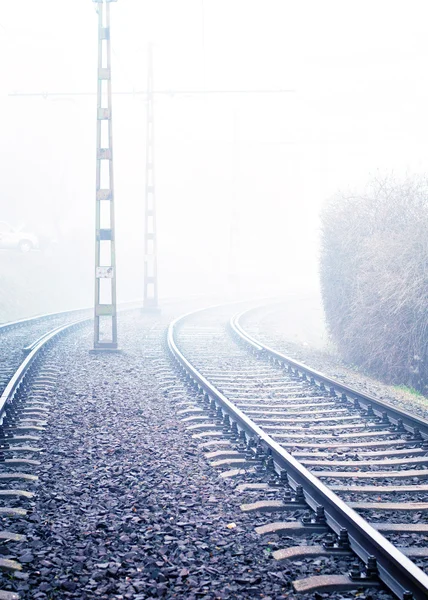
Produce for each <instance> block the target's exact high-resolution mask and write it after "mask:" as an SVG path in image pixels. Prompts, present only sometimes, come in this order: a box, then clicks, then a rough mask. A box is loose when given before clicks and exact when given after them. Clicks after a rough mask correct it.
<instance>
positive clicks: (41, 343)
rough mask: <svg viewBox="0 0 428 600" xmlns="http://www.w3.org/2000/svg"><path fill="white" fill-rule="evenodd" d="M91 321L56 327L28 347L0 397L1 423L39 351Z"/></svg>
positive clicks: (80, 321) (83, 320)
mask: <svg viewBox="0 0 428 600" xmlns="http://www.w3.org/2000/svg"><path fill="white" fill-rule="evenodd" d="M90 320H91V319H81V320H79V321H73V323H68V324H67V325H62V326H61V327H57V328H56V329H53V330H52V331H49V332H48V333H46V334H45V335H43V336H42V337H41V338H39V339H38V340H37V341H36V342H34V344H33V345H32V346H31V347H29V352H28V353H27V356H26V357H25V358H24V360H23V361H22V362H21V364H20V365H19V367H18V368H17V369H16V371H15V373H14V375H13V376H12V377H11V379H10V380H9V382H8V384H7V386H6V387H5V389H4V390H3V393H2V394H1V396H0V420H1V421H2V420H3V418H4V414H5V411H6V409H7V407H8V405H11V404H12V403H13V400H14V397H15V394H16V392H17V391H18V390H19V387H20V386H21V384H22V383H23V381H24V379H25V377H26V375H27V373H28V372H29V369H30V367H31V366H32V364H33V363H34V361H35V360H36V358H38V357H39V356H40V353H41V351H43V350H44V349H45V348H46V347H47V345H48V344H49V343H50V342H51V341H52V340H53V339H54V338H56V337H57V336H61V335H62V334H64V333H66V332H69V331H72V330H73V329H77V328H78V327H79V326H82V325H83V324H84V323H86V322H88V321H90Z"/></svg>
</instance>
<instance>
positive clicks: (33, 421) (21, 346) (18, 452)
mask: <svg viewBox="0 0 428 600" xmlns="http://www.w3.org/2000/svg"><path fill="white" fill-rule="evenodd" d="M80 313H81V311H73V312H67V313H64V314H55V315H45V316H42V317H37V318H34V319H26V320H22V321H19V322H15V323H8V324H7V325H4V326H2V328H1V329H0V336H1V340H2V371H1V376H2V378H1V388H0V390H1V391H0V394H1V395H0V423H1V424H0V484H1V485H0V503H1V505H0V515H1V516H2V521H3V527H2V531H0V541H1V545H2V555H3V556H6V558H1V559H0V570H1V571H3V572H7V573H10V574H12V575H13V576H14V577H16V578H25V573H24V572H23V565H22V564H21V563H19V562H17V561H16V560H11V559H9V558H7V556H8V554H9V551H8V550H7V547H9V546H10V545H13V544H14V543H21V542H24V541H25V536H22V535H20V534H19V533H16V532H15V531H14V530H15V522H16V520H17V519H19V518H22V517H26V516H27V515H28V514H29V511H28V510H27V508H23V505H24V506H25V504H28V503H29V502H31V500H32V498H33V496H34V493H33V491H32V488H33V487H34V484H35V483H36V482H37V479H38V477H37V475H35V474H34V470H35V469H37V467H38V466H39V465H40V462H39V461H38V460H36V459H35V458H34V457H38V455H39V454H40V452H41V450H42V449H41V448H40V447H39V441H40V435H41V433H42V432H43V431H44V428H45V425H46V419H47V418H48V415H49V403H50V398H51V394H52V390H53V388H54V385H55V381H56V378H57V376H58V373H59V367H58V365H53V364H50V363H49V361H46V360H44V355H45V352H46V350H47V348H48V347H49V346H51V345H52V344H53V343H55V342H56V341H57V340H58V339H59V338H61V337H62V336H63V335H64V334H66V333H69V332H71V331H73V330H75V329H77V328H78V327H80V326H82V325H83V324H84V323H86V322H87V321H88V319H87V318H86V319H79V320H76V316H77V315H79V314H80ZM73 317H74V320H72V319H73ZM61 321H62V324H58V323H60V322H61ZM64 321H65V324H64ZM67 321H68V322H67ZM70 321H71V322H70ZM52 325H56V326H55V327H54V328H52V329H48V331H46V328H47V326H48V327H52ZM30 340H32V341H30ZM5 546H6V549H5ZM10 554H12V555H13V550H12V551H10ZM18 598H19V596H18V595H17V594H15V593H14V592H9V591H4V590H0V600H16V599H18Z"/></svg>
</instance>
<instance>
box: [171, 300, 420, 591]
mask: <svg viewBox="0 0 428 600" xmlns="http://www.w3.org/2000/svg"><path fill="white" fill-rule="evenodd" d="M218 310H219V309H218V308H217V309H207V310H205V311H197V312H195V313H189V314H187V315H184V316H183V317H180V318H178V319H176V320H175V321H173V322H172V323H171V325H170V327H169V330H168V336H167V344H168V348H169V351H170V353H171V354H172V356H173V357H174V359H175V361H176V363H177V365H178V367H179V369H180V371H181V372H182V373H183V375H184V376H185V377H186V379H187V380H188V382H189V384H190V385H191V386H192V388H193V389H194V390H195V391H196V392H197V394H198V397H199V399H200V403H201V405H202V406H201V408H194V409H192V408H191V407H189V408H188V409H187V410H185V411H182V412H183V414H187V415H190V416H188V417H186V421H187V422H188V423H189V426H190V427H189V429H190V430H191V431H192V433H193V434H194V435H195V436H199V437H200V438H201V439H203V438H207V439H209V440H211V441H210V442H208V443H209V444H212V445H213V447H215V445H216V443H218V445H219V446H220V447H221V448H223V445H224V443H225V442H224V441H222V442H221V441H220V440H221V438H222V436H223V438H224V435H225V436H226V443H227V444H231V443H232V441H235V442H236V443H237V444H238V445H237V450H230V449H229V448H227V450H226V451H224V450H222V449H221V450H218V451H216V452H214V453H212V458H214V456H215V458H216V459H218V460H216V461H214V463H212V464H213V465H215V466H218V467H219V468H221V467H226V466H228V467H229V469H230V467H231V466H233V467H237V468H236V469H232V470H229V471H228V472H225V473H222V475H223V476H225V477H226V476H233V475H238V474H239V473H245V472H246V471H249V470H251V468H252V467H253V466H254V464H256V463H257V462H258V463H262V464H264V468H265V469H271V470H272V471H274V472H276V473H277V474H278V475H280V476H281V478H282V480H283V481H284V482H285V483H288V485H289V486H290V488H291V489H292V490H294V492H295V494H294V497H291V498H290V497H286V498H285V501H267V502H258V503H253V504H252V505H251V506H250V505H246V506H243V507H242V508H243V510H247V511H248V510H255V511H257V510H258V511H261V510H263V511H267V512H278V511H279V512H282V513H285V512H287V511H289V510H293V509H295V508H298V507H301V506H302V503H303V504H306V505H307V506H308V507H310V508H311V509H312V510H313V511H315V512H316V518H315V520H309V521H308V520H306V522H304V523H301V524H297V525H296V524H295V523H294V524H293V523H290V522H274V523H268V524H267V525H265V526H263V527H260V528H258V530H257V533H259V534H260V535H263V534H268V533H270V534H272V533H279V534H281V533H285V534H289V533H291V532H293V531H295V530H296V529H298V528H299V527H300V528H303V529H305V527H306V530H307V531H310V528H311V527H312V528H313V530H314V531H316V530H317V528H318V530H322V527H323V526H324V527H325V526H326V525H327V526H328V527H329V528H330V529H331V530H332V531H333V532H334V533H335V534H336V536H337V539H338V542H337V543H336V544H334V543H331V544H329V545H327V547H319V546H318V547H317V548H314V547H312V548H311V547H302V546H297V547H295V548H288V549H285V550H279V551H278V552H276V553H275V558H276V559H277V560H284V559H291V558H293V557H297V556H313V555H314V554H315V555H319V554H323V553H324V554H328V553H334V552H336V553H338V552H339V553H340V552H341V551H344V550H347V545H346V543H345V544H341V541H343V539H344V537H345V538H347V540H349V548H350V549H352V551H353V552H354V553H355V554H356V555H357V556H358V557H359V558H360V559H361V560H362V561H363V562H364V564H365V565H366V567H365V569H364V573H361V571H359V570H358V569H356V570H355V571H354V572H353V573H351V574H347V575H343V574H341V575H338V576H335V577H332V576H328V577H327V578H326V576H319V577H316V576H315V577H311V578H308V579H307V580H300V581H296V582H295V589H296V591H311V590H314V589H321V590H323V591H326V590H336V589H352V588H353V589H355V588H358V587H364V586H366V585H367V586H370V585H375V584H376V583H378V582H379V581H382V582H383V583H384V584H385V585H386V587H387V588H388V589H389V590H391V591H392V592H393V593H394V594H395V595H396V596H398V597H399V598H403V599H405V600H409V599H411V598H413V599H415V600H419V599H422V598H426V597H427V594H428V577H427V576H426V575H425V573H424V572H423V571H422V570H421V569H420V568H418V567H417V566H416V565H415V564H414V562H412V560H410V557H413V558H414V557H426V556H427V552H426V549H425V548H420V547H419V546H416V547H414V546H408V545H407V546H405V545H404V544H401V543H400V542H401V538H400V534H402V533H406V532H407V533H409V532H411V533H413V534H423V533H424V532H426V531H428V526H427V525H426V524H423V523H414V522H413V521H412V520H408V521H407V522H404V523H403V522H401V515H403V514H405V515H409V514H410V515H412V514H414V511H424V510H426V508H427V506H428V505H427V504H426V503H424V502H413V498H414V496H411V494H414V495H416V497H417V495H418V494H420V493H425V492H426V490H427V489H428V486H425V485H420V483H419V482H420V480H423V479H425V478H426V477H427V476H428V470H427V469H426V468H425V465H426V464H427V463H428V458H427V456H426V454H427V439H428V422H426V421H424V420H423V419H420V418H418V417H415V416H413V415H412V414H411V413H410V412H406V411H403V410H400V409H397V408H395V407H393V406H391V405H389V404H388V403H385V402H383V401H381V400H379V399H377V398H373V397H371V396H368V395H366V394H361V393H359V392H358V391H356V390H354V389H352V388H350V387H349V386H346V385H344V384H342V383H341V382H337V381H334V380H333V379H331V378H329V377H327V376H325V375H323V374H322V373H319V372H318V371H315V370H313V369H310V368H309V367H307V366H306V365H303V364H301V363H299V362H297V361H293V360H292V359H290V358H288V357H286V356H284V355H282V354H280V353H278V352H276V351H275V350H273V349H271V348H269V347H267V346H266V345H264V344H262V343H261V342H260V341H259V340H256V339H255V338H254V337H253V336H251V335H250V334H248V333H247V332H246V331H245V329H244V328H243V326H242V319H243V316H244V315H245V314H246V312H247V311H245V312H241V313H240V314H238V315H236V316H235V315H234V316H232V318H231V319H230V320H229V324H228V327H229V329H230V332H231V333H232V336H233V338H231V337H229V339H227V338H228V336H227V335H226V331H225V325H224V323H225V318H224V316H223V317H221V316H220V317H219V316H218V315H217V316H216V314H217V313H216V311H218ZM232 339H234V342H232V341H231V340H232ZM236 341H238V342H239V344H240V345H241V348H240V347H239V346H238V345H236V343H235V342H236ZM242 347H244V348H245V350H243V349H242ZM248 349H249V350H250V351H251V353H252V355H253V356H251V355H249V353H248V352H247V350H248ZM243 365H244V366H243ZM239 444H241V446H239ZM356 452H357V454H358V456H357V457H355V456H354V457H353V455H355V453H356ZM355 458H357V460H355ZM332 469H334V470H332ZM379 469H381V470H379ZM388 469H390V470H388ZM414 478H417V480H418V481H417V484H415V483H414V481H413V479H414ZM391 480H392V481H393V482H394V484H391ZM361 481H363V482H367V481H368V482H369V485H360V482H361ZM384 481H387V485H379V482H384ZM396 481H399V482H401V485H398V486H397V485H395V482H396ZM403 481H404V483H402V482H403ZM344 482H345V483H346V485H343V483H344ZM355 482H357V484H355ZM350 483H351V485H350ZM247 487H248V486H247ZM390 493H395V494H396V495H398V497H399V500H400V501H399V502H393V503H390V502H381V501H379V499H373V495H377V496H378V495H379V494H382V495H383V494H390ZM338 494H344V495H345V498H341V497H339V495H338ZM350 497H351V498H352V497H357V501H355V500H350ZM409 497H410V498H411V500H412V501H411V502H409ZM379 510H380V511H383V512H387V511H388V514H389V515H390V518H389V519H388V521H387V522H380V523H379V522H378V521H376V520H375V521H373V520H372V519H367V518H363V516H362V515H361V514H359V513H358V512H357V511H360V512H363V513H364V512H370V511H379ZM396 519H399V522H393V520H396ZM369 521H370V522H369ZM308 528H309V529H308ZM382 533H384V534H385V535H386V534H390V535H392V536H393V538H394V536H395V538H394V539H393V541H392V542H391V541H389V540H388V539H386V537H384V535H382Z"/></svg>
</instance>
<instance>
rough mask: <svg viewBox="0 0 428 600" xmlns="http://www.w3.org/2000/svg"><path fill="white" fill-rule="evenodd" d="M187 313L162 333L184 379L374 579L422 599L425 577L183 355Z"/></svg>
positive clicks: (427, 582) (426, 587) (427, 584)
mask: <svg viewBox="0 0 428 600" xmlns="http://www.w3.org/2000/svg"><path fill="white" fill-rule="evenodd" d="M196 312H200V311H196ZM193 314H195V313H188V314H186V315H184V316H182V317H179V318H178V319H175V320H174V321H173V322H172V323H171V324H170V326H169V328H168V333H167V346H168V349H169V351H170V353H171V355H172V356H173V358H174V359H175V361H176V362H177V364H178V365H179V367H180V368H181V369H182V371H183V372H185V373H186V374H187V378H188V379H189V380H191V381H192V382H193V384H194V385H195V387H196V388H197V389H198V390H199V391H200V392H202V393H204V394H205V395H206V396H207V397H208V399H209V400H210V401H214V402H215V404H216V405H217V406H218V407H219V408H220V409H221V411H222V413H223V414H224V415H228V416H229V419H230V420H231V422H233V423H234V424H236V427H237V429H238V431H239V432H244V434H245V437H246V439H247V440H250V439H252V440H254V439H257V440H258V441H259V442H260V443H262V444H263V446H264V447H265V449H266V450H267V452H268V453H269V455H270V456H271V457H272V459H273V462H274V467H275V470H276V471H277V472H279V473H280V472H282V471H285V472H286V473H287V476H288V481H289V482H290V484H291V486H292V487H293V488H294V489H295V488H296V487H297V485H301V486H302V487H303V491H304V495H305V499H306V502H307V504H308V505H309V506H310V507H311V508H312V509H314V510H316V508H317V507H318V506H322V507H324V512H325V517H326V522H327V524H328V526H329V527H330V528H331V529H332V530H333V531H334V532H335V533H336V534H337V535H339V533H340V530H341V529H343V528H346V530H347V532H348V536H349V541H350V546H351V548H352V550H353V551H354V552H355V553H356V554H357V555H358V556H359V558H361V560H362V561H363V562H364V563H365V564H367V562H368V558H369V556H374V557H375V558H376V560H377V567H378V572H379V578H380V579H381V580H382V581H383V583H384V584H385V585H386V586H387V587H388V588H389V589H390V590H391V591H392V592H393V593H395V594H396V595H397V596H398V597H399V598H403V595H404V593H405V592H411V593H412V594H413V598H414V599H415V600H425V599H426V598H427V593H428V576H427V575H425V573H423V571H421V569H419V568H418V567H417V566H416V565H415V564H414V563H413V562H412V561H410V560H409V559H408V558H407V557H406V556H405V555H404V554H402V553H401V552H400V551H399V550H398V549H397V548H396V547H395V546H394V545H393V544H391V543H390V542H389V541H388V540H387V539H386V538H384V537H383V536H382V535H381V534H380V533H379V532H378V531H376V530H375V529H374V528H373V527H372V526H371V525H370V524H369V523H367V521H365V520H364V519H363V518H362V517H360V515H358V514H357V513H356V512H355V511H354V510H353V509H352V508H350V507H349V506H348V505H347V504H346V503H345V502H343V501H342V500H341V499H340V498H339V497H338V496H337V495H336V494H335V493H334V492H332V491H331V490H330V489H329V488H328V487H326V486H325V485H324V484H323V483H322V482H321V481H320V480H319V479H318V478H316V477H314V476H313V475H312V474H311V473H310V472H309V471H308V470H307V469H306V468H305V467H304V466H303V465H301V464H300V463H299V462H298V461H297V460H296V459H295V458H294V457H293V456H292V455H291V454H289V453H288V452H287V451H286V450H285V449H284V448H282V447H281V446H280V445H279V444H278V443H277V442H275V441H274V440H273V439H272V438H271V437H270V436H269V435H268V434H267V433H265V432H264V431H263V430H262V429H261V428H260V427H258V425H256V424H255V423H254V422H253V421H252V419H250V418H249V417H248V416H247V415H245V414H244V413H243V412H242V411H241V410H240V409H239V408H238V407H237V406H235V405H234V404H233V403H232V402H231V401H230V400H229V399H228V398H227V397H226V396H224V394H222V393H221V392H220V391H219V390H218V389H217V388H216V387H215V386H214V385H212V384H211V383H210V382H209V381H208V380H207V379H206V378H205V377H204V376H203V375H202V374H201V373H200V372H199V371H198V370H197V369H196V367H194V366H193V365H192V364H191V363H190V362H189V360H188V359H187V358H186V357H185V356H184V355H183V353H182V352H181V350H180V349H179V347H178V345H177V342H176V338H175V336H176V333H177V331H178V330H179V328H180V326H181V325H182V324H183V322H184V321H185V320H187V319H188V318H189V317H191V316H193ZM238 331H240V328H238V329H237V331H236V333H237V335H238ZM251 345H252V347H253V349H255V350H256V351H259V350H258V349H257V347H258V346H259V344H257V342H256V341H255V340H252V343H251ZM356 587H358V581H356Z"/></svg>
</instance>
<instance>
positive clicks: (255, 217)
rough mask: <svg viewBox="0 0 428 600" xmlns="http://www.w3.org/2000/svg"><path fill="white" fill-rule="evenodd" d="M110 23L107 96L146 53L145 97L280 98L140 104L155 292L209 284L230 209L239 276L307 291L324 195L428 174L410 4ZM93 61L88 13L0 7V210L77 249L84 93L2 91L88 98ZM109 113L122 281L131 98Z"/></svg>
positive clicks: (129, 259)
mask: <svg viewBox="0 0 428 600" xmlns="http://www.w3.org/2000/svg"><path fill="white" fill-rule="evenodd" d="M111 12H112V48H113V89H114V90H115V91H132V90H133V89H135V90H142V89H144V88H145V82H146V61H147V43H148V42H149V41H152V42H153V43H154V54H155V87H156V88H157V89H170V90H201V89H204V86H205V89H207V90H216V89H217V90H218V89H237V90H239V89H280V88H284V89H285V88H286V89H291V90H294V93H290V94H281V95H279V94H276V95H274V94H270V95H269V94H266V95H242V94H241V95H211V96H210V95H206V96H202V95H188V96H182V95H176V96H174V95H171V96H165V97H158V98H157V99H156V106H155V120H156V122H155V126H156V178H157V201H158V224H159V252H160V267H161V277H162V275H164V280H163V286H164V289H163V290H162V278H161V292H162V291H163V292H164V293H165V291H167V292H168V293H171V291H172V290H173V289H174V287H175V286H177V285H178V283H179V281H178V280H179V278H180V277H182V281H183V282H186V285H187V284H189V285H191V283H189V281H190V279H189V278H188V277H187V276H186V273H192V272H195V271H197V272H199V273H201V272H202V271H203V270H205V271H207V272H208V271H212V272H213V273H214V274H215V275H216V276H217V278H218V280H221V277H223V276H224V274H225V272H226V269H227V256H228V241H229V224H230V215H231V210H232V206H233V204H234V203H235V204H236V206H237V210H238V213H239V228H240V242H239V244H240V251H239V264H240V269H241V271H242V272H245V273H247V274H248V275H252V276H254V277H255V278H256V277H258V276H259V275H262V274H266V275H268V276H270V277H271V278H274V279H276V280H277V281H278V282H284V281H289V280H290V278H295V277H297V276H302V277H303V278H306V279H307V280H308V281H310V282H314V281H315V280H316V265H317V232H318V217H317V214H318V210H319V207H320V205H321V203H322V201H323V200H324V198H325V197H327V196H329V195H331V194H333V193H334V192H335V191H336V190H338V189H340V188H342V189H347V188H353V187H355V186H360V185H363V184H364V183H365V182H366V181H367V180H368V179H369V177H370V174H374V173H376V172H377V171H378V170H379V171H380V172H381V173H383V172H391V171H394V172H395V173H397V174H402V173H405V172H424V171H426V163H427V158H428V143H427V139H428V116H427V106H428V83H427V75H426V73H427V65H428V36H427V23H428V5H427V3H426V2H423V1H422V0H421V1H412V0H408V1H407V2H402V1H398V0H388V1H386V0H371V1H366V0H358V2H357V1H347V0H340V1H328V0H327V1H320V0H315V1H304V0H299V1H297V0H294V1H293V2H291V1H287V0H119V1H118V2H117V3H114V4H113V5H112V10H111ZM96 50H97V18H96V14H95V10H94V4H93V2H91V0H73V2H68V3H67V2H59V1H58V0H39V1H38V2H35V1H34V0H20V1H19V2H9V3H5V6H3V7H2V11H1V14H0V52H1V54H2V57H3V60H2V71H3V72H2V77H1V78H0V109H1V118H2V127H1V129H2V134H1V137H0V176H1V181H2V187H1V193H0V208H1V212H2V214H4V215H5V217H4V218H6V219H8V220H10V221H13V222H16V223H19V222H26V223H29V224H30V225H31V226H32V227H35V228H39V229H41V228H43V227H46V228H47V229H49V228H50V227H52V218H53V217H52V215H55V219H56V222H57V223H58V224H59V226H60V228H61V230H62V231H63V232H65V233H67V232H68V233H69V234H70V235H73V236H75V237H76V240H79V243H80V241H82V240H85V241H88V240H89V241H90V242H92V239H93V221H94V217H93V213H94V181H95V160H94V156H95V103H96V99H95V96H88V97H77V96H74V97H73V96H69V97H66V96H60V97H55V96H48V98H47V99H42V98H31V97H25V98H21V97H9V96H8V94H10V93H11V92H50V93H54V92H93V91H95V89H96V64H97V57H96ZM113 111H114V113H113V114H114V152H115V183H116V200H117V220H116V225H117V232H118V248H117V252H118V261H119V267H120V269H121V272H122V276H121V275H120V274H119V282H120V277H122V280H125V279H126V278H128V277H133V276H135V274H139V269H140V262H139V261H140V259H141V256H142V240H141V236H142V224H143V202H144V164H145V163H144V161H145V156H144V152H145V104H144V98H143V97H141V96H135V97H133V96H115V97H114V104H113ZM1 218H2V217H1V215H0V220H1ZM296 219H297V220H296ZM92 261H93V256H92V255H90V256H88V265H89V267H92ZM133 274H134V275H133ZM181 274H183V276H181ZM186 277H187V278H186ZM177 282H178V283H177ZM183 285H184V283H183ZM195 285H196V282H195ZM261 287H262V286H261ZM257 291H258V292H262V291H263V290H262V289H260V290H257Z"/></svg>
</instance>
